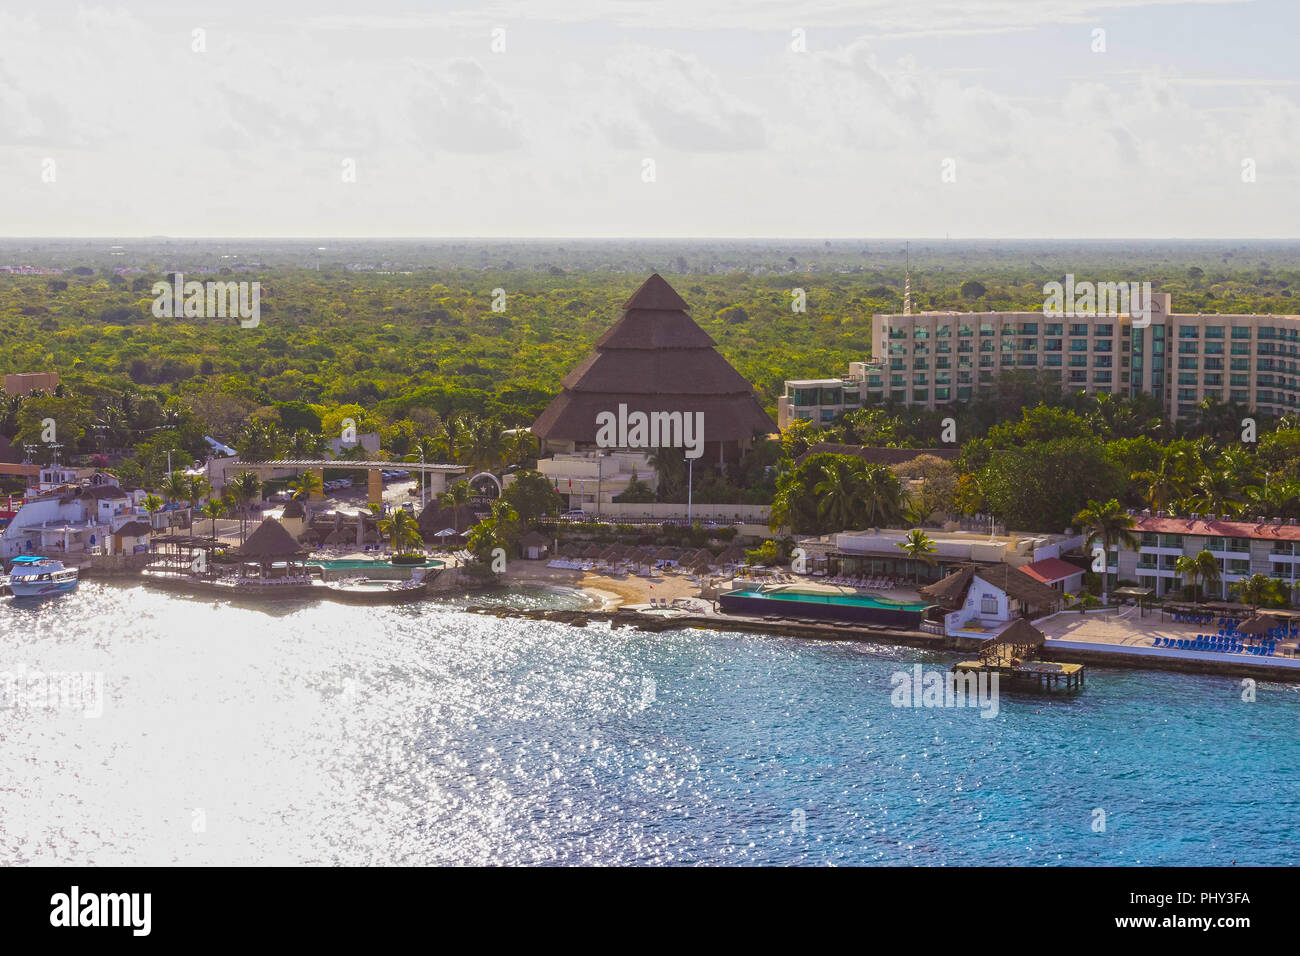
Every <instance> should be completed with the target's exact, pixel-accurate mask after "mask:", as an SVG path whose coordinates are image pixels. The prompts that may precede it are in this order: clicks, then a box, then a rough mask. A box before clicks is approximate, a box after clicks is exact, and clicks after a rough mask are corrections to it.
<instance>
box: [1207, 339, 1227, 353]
mask: <svg viewBox="0 0 1300 956" xmlns="http://www.w3.org/2000/svg"><path fill="white" fill-rule="evenodd" d="M1205 354H1206V355H1222V354H1223V343H1222V342H1206V343H1205Z"/></svg>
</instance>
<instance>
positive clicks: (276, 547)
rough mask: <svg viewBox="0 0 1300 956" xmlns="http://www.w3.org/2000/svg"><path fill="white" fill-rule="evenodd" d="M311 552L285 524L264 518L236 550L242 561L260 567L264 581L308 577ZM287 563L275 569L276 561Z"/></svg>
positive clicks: (261, 577)
mask: <svg viewBox="0 0 1300 956" xmlns="http://www.w3.org/2000/svg"><path fill="white" fill-rule="evenodd" d="M310 553H311V552H310V551H309V550H308V549H307V548H304V547H303V546H302V545H300V544H299V543H298V542H297V541H295V540H294V537H293V535H291V534H290V533H289V532H288V530H286V529H285V527H284V525H282V524H280V522H278V521H276V520H275V519H274V518H267V519H265V520H264V521H263V522H262V523H261V524H260V525H258V526H257V528H256V529H255V530H254V531H253V533H252V534H250V535H249V536H248V540H247V541H245V542H244V543H243V544H242V545H240V546H239V548H238V549H237V550H236V551H235V556H236V557H238V558H239V560H240V561H242V562H244V563H248V564H256V565H257V566H258V578H259V579H260V580H263V581H270V580H281V579H284V578H303V579H305V578H306V565H307V556H308V555H309V554H310ZM281 563H283V564H284V567H283V568H276V567H274V565H276V564H281Z"/></svg>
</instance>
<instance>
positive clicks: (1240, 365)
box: [1230, 359, 1250, 372]
mask: <svg viewBox="0 0 1300 956" xmlns="http://www.w3.org/2000/svg"><path fill="white" fill-rule="evenodd" d="M1230 367H1231V368H1232V370H1233V371H1234V372H1249V371H1250V359H1233V360H1232V362H1231V366H1230Z"/></svg>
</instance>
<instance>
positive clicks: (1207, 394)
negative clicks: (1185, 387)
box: [1201, 388, 1223, 402]
mask: <svg viewBox="0 0 1300 956" xmlns="http://www.w3.org/2000/svg"><path fill="white" fill-rule="evenodd" d="M1201 397H1202V398H1212V399H1214V400H1215V401H1216V402H1219V401H1222V400H1223V393H1222V392H1220V391H1218V390H1216V389H1212V388H1207V389H1205V390H1204V393H1203V394H1202V395H1201Z"/></svg>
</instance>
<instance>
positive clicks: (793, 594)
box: [727, 588, 930, 611]
mask: <svg viewBox="0 0 1300 956" xmlns="http://www.w3.org/2000/svg"><path fill="white" fill-rule="evenodd" d="M727 593H728V594H732V595H735V596H736V597H750V598H765V599H767V600H771V601H801V602H803V603H805V604H847V605H850V606H852V607H876V608H885V609H886V610H890V611H923V610H925V609H926V608H927V607H929V606H930V605H928V604H916V603H908V602H906V601H890V600H888V599H887V598H874V597H871V596H869V595H866V594H803V593H800V592H797V591H779V592H776V593H770V592H767V591H762V590H759V589H757V588H753V589H750V588H744V589H738V590H735V591H728V592H727Z"/></svg>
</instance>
